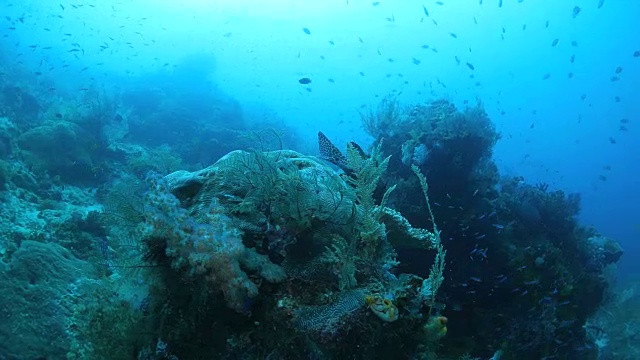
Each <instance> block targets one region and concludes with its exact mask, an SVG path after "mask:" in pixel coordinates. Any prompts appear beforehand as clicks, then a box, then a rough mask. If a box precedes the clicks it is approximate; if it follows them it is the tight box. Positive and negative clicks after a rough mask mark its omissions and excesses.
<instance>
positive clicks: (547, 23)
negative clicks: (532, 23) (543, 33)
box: [544, 20, 549, 29]
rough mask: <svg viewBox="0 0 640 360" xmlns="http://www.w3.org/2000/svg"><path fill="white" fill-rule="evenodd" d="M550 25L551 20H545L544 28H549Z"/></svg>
mask: <svg viewBox="0 0 640 360" xmlns="http://www.w3.org/2000/svg"><path fill="white" fill-rule="evenodd" d="M548 27H549V20H547V21H545V23H544V28H545V29H547V28H548Z"/></svg>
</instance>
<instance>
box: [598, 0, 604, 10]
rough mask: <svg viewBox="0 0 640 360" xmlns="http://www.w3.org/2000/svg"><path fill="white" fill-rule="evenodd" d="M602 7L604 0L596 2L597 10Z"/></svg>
mask: <svg viewBox="0 0 640 360" xmlns="http://www.w3.org/2000/svg"><path fill="white" fill-rule="evenodd" d="M602 5H604V0H599V1H598V9H600V8H601V7H602Z"/></svg>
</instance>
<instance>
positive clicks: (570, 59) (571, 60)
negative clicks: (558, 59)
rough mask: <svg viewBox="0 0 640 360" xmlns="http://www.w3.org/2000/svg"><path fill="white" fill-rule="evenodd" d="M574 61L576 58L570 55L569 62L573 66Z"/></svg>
mask: <svg viewBox="0 0 640 360" xmlns="http://www.w3.org/2000/svg"><path fill="white" fill-rule="evenodd" d="M574 61H576V56H575V55H571V57H570V58H569V62H570V63H572V64H573V62H574Z"/></svg>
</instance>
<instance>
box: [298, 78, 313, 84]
mask: <svg viewBox="0 0 640 360" xmlns="http://www.w3.org/2000/svg"><path fill="white" fill-rule="evenodd" d="M298 82H299V83H300V84H302V85H308V84H311V79H309V78H308V77H303V78H300V79H298Z"/></svg>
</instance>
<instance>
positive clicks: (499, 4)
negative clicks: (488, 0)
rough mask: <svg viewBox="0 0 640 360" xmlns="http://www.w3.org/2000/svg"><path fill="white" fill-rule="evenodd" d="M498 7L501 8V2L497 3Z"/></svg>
mask: <svg viewBox="0 0 640 360" xmlns="http://www.w3.org/2000/svg"><path fill="white" fill-rule="evenodd" d="M498 7H499V8H501V7H502V0H499V1H498Z"/></svg>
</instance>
